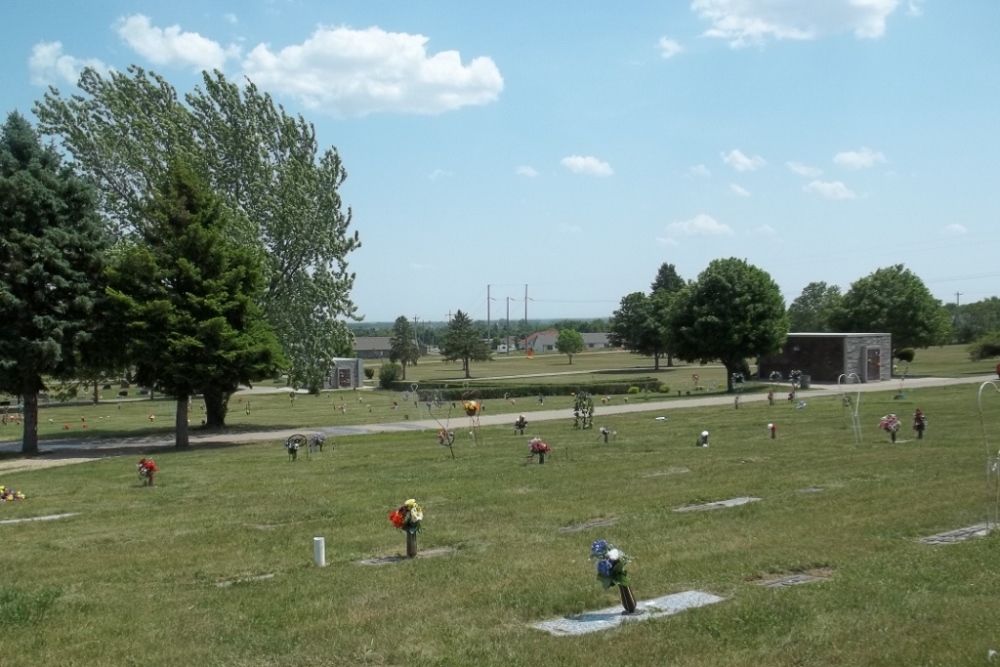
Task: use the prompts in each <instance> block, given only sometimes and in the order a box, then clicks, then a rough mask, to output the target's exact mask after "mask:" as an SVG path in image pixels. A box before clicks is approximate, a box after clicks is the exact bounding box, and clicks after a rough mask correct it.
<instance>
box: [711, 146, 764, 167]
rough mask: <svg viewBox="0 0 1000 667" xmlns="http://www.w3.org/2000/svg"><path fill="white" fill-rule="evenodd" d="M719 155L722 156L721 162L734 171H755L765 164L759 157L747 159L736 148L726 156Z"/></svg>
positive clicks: (723, 154)
mask: <svg viewBox="0 0 1000 667" xmlns="http://www.w3.org/2000/svg"><path fill="white" fill-rule="evenodd" d="M720 155H722V161H723V162H725V163H726V164H728V165H729V166H730V167H732V168H733V169H735V170H736V171H756V170H757V169H760V168H761V167H763V166H764V165H766V164H767V162H765V161H764V158H762V157H761V156H759V155H754V156H753V157H747V156H746V155H744V154H743V152H742V151H740V150H739V149H737V148H734V149H733V150H731V151H729V153H728V154H726V153H720Z"/></svg>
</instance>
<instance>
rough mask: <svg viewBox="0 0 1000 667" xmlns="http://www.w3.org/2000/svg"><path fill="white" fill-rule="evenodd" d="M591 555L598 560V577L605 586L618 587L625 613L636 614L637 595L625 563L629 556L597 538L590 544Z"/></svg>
mask: <svg viewBox="0 0 1000 667" xmlns="http://www.w3.org/2000/svg"><path fill="white" fill-rule="evenodd" d="M590 557H591V558H593V559H595V560H596V561H597V579H598V581H600V582H601V585H602V586H604V588H611V587H612V586H617V587H618V592H619V594H620V595H621V600H622V607H624V609H625V611H624V612H622V613H624V614H634V613H635V609H636V604H635V596H634V595H633V594H632V588H631V583H630V582H629V579H628V572H626V571H625V565H626V564H627V563H628V562H629V560H630V559H629V557H628V556H627V555H625V554H624V553H622V552H621V551H620V550H619V549H616V548H615V547H614V545H611V544H608V543H607V542H606V541H605V540H595V541H594V543H593V544H592V545H590Z"/></svg>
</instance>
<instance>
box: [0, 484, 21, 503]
mask: <svg viewBox="0 0 1000 667" xmlns="http://www.w3.org/2000/svg"><path fill="white" fill-rule="evenodd" d="M15 500H24V494H23V493H21V492H20V491H15V490H14V489H8V488H7V487H6V486H0V503H10V502H14V501H15Z"/></svg>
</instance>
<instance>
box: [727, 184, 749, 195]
mask: <svg viewBox="0 0 1000 667" xmlns="http://www.w3.org/2000/svg"><path fill="white" fill-rule="evenodd" d="M729 191H730V192H732V193H733V194H734V195H739V196H740V197H749V196H750V191H749V190H747V189H746V188H744V187H741V186H739V185H736V184H735V183H730V184H729Z"/></svg>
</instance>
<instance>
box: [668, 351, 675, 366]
mask: <svg viewBox="0 0 1000 667" xmlns="http://www.w3.org/2000/svg"><path fill="white" fill-rule="evenodd" d="M673 366H674V355H672V354H670V353H669V352H668V353H667V368H673Z"/></svg>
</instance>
